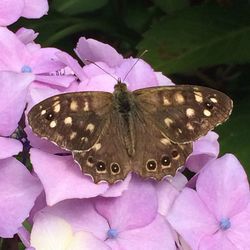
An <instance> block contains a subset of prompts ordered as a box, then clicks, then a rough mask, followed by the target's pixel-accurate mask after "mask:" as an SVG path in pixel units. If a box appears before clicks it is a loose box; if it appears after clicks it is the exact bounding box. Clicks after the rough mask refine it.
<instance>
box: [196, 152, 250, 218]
mask: <svg viewBox="0 0 250 250" xmlns="http://www.w3.org/2000/svg"><path fill="white" fill-rule="evenodd" d="M196 189H197V193H198V194H199V196H200V198H201V199H202V200H203V202H204V203H205V204H206V205H207V206H208V207H209V209H210V210H211V211H212V212H213V214H214V215H215V216H216V218H217V220H218V221H220V220H221V219H222V218H230V217H231V216H233V215H235V214H237V213H239V212H241V211H242V210H243V209H244V208H245V207H246V206H247V204H248V203H249V200H250V196H249V184H248V180H247V176H246V173H245V171H244V169H243V168H242V166H241V164H240V162H239V161H238V160H237V159H236V158H235V156H233V155H231V154H226V155H224V156H223V157H221V158H219V159H216V160H213V161H210V162H209V163H208V164H207V165H206V167H205V169H204V171H202V172H201V173H200V175H199V177H198V180H197V184H196Z"/></svg>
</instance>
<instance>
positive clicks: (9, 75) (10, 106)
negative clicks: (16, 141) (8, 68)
mask: <svg viewBox="0 0 250 250" xmlns="http://www.w3.org/2000/svg"><path fill="white" fill-rule="evenodd" d="M33 80H34V75H32V74H29V73H26V74H21V73H20V74H17V73H13V72H0V82H1V89H2V91H1V92H0V114H1V119H0V135H3V136H8V135H10V134H12V133H13V132H14V131H15V129H16V128H17V125H18V122H19V120H20V119H21V116H22V114H23V111H24V108H25V104H26V96H27V91H28V86H29V84H30V83H31V82H32V81H33Z"/></svg>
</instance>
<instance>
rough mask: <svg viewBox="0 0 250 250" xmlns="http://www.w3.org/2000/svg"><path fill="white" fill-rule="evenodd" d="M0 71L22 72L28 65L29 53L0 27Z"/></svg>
mask: <svg viewBox="0 0 250 250" xmlns="http://www.w3.org/2000/svg"><path fill="white" fill-rule="evenodd" d="M0 54H1V56H0V70H11V71H15V72H18V73H19V72H20V73H21V71H22V67H23V66H25V65H27V66H28V63H29V58H30V55H29V52H28V50H27V49H26V47H25V45H24V44H23V43H22V42H21V41H20V40H19V39H18V38H17V36H16V35H15V34H14V33H13V32H11V31H10V30H8V29H7V28H3V27H0Z"/></svg>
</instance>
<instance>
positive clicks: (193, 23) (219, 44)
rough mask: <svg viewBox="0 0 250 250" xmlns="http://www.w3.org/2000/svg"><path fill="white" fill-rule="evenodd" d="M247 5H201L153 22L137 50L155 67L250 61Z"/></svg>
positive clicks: (166, 70) (182, 68) (190, 68)
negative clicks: (221, 6)
mask: <svg viewBox="0 0 250 250" xmlns="http://www.w3.org/2000/svg"><path fill="white" fill-rule="evenodd" d="M249 6H250V5H245V6H240V7H239V6H238V7H237V8H236V7H234V8H230V9H222V8H220V7H218V6H215V5H202V6H197V7H193V8H188V9H185V10H183V11H180V12H178V14H177V15H175V16H171V17H165V18H163V19H162V20H161V21H159V22H157V23H155V24H154V25H153V26H152V28H151V29H150V30H149V31H147V32H146V33H145V34H144V39H143V40H142V42H141V43H140V44H139V45H138V49H139V50H141V51H142V50H145V49H148V50H149V53H148V54H147V55H146V56H145V57H146V58H147V59H148V61H149V62H150V63H151V64H152V65H154V67H155V68H156V69H157V70H160V71H163V72H164V73H180V72H182V73H183V72H188V71H189V72H190V71H194V70H196V69H198V68H202V67H208V66H214V65H218V64H233V63H234V64H237V63H245V62H249V61H250V42H249V41H250V8H249Z"/></svg>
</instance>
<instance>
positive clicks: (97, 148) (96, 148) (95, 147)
mask: <svg viewBox="0 0 250 250" xmlns="http://www.w3.org/2000/svg"><path fill="white" fill-rule="evenodd" d="M101 147H102V144H101V143H100V142H98V143H96V144H94V146H93V147H92V149H94V150H95V151H98V150H99V149H100V148H101Z"/></svg>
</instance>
